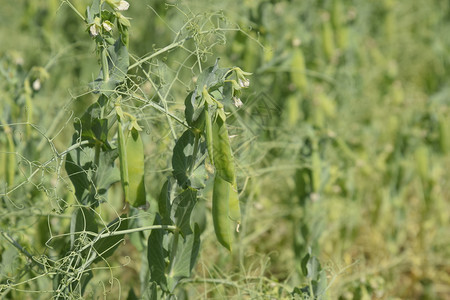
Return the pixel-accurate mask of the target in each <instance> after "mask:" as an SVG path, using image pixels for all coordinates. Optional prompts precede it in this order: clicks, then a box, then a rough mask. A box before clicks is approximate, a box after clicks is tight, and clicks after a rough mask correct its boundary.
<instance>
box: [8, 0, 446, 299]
mask: <svg viewBox="0 0 450 300" xmlns="http://www.w3.org/2000/svg"><path fill="white" fill-rule="evenodd" d="M112 2H114V1H112ZM116 2H117V3H118V4H117V5H119V2H120V1H115V2H114V3H116ZM61 4H64V5H61ZM130 4H131V5H130V7H129V9H128V11H127V12H126V16H127V17H130V18H132V19H131V20H129V22H131V24H132V26H131V27H130V34H129V36H130V38H129V49H130V67H132V68H133V71H132V72H130V73H129V74H128V77H129V79H131V80H132V82H133V84H130V85H129V86H128V87H127V88H126V93H127V94H130V95H134V96H136V97H134V98H130V99H128V100H125V101H122V102H121V103H122V104H121V105H122V106H123V107H125V109H126V111H128V112H129V113H130V114H131V115H133V116H136V118H137V120H138V121H139V124H140V125H141V126H142V127H143V132H144V134H142V135H141V136H142V139H143V144H144V145H145V150H144V153H145V166H146V167H145V181H146V184H145V186H146V195H147V200H149V202H150V203H152V201H156V199H157V198H159V194H160V192H161V187H162V185H163V183H164V182H165V180H166V177H167V176H169V175H170V174H171V172H172V164H171V153H172V150H173V148H174V143H175V140H174V137H179V136H180V135H181V133H182V131H184V128H183V127H182V126H181V125H179V123H177V122H176V121H173V120H174V119H173V118H170V117H169V116H167V115H165V114H159V113H156V110H155V108H156V109H157V106H158V107H162V108H163V109H164V110H166V111H167V110H168V111H171V112H172V113H173V114H174V116H177V117H179V116H183V112H184V99H185V98H186V95H187V93H188V91H191V90H192V89H193V88H194V86H195V82H196V80H197V79H198V76H199V74H200V73H201V71H203V69H205V67H207V66H212V65H214V62H215V60H216V58H218V57H220V65H221V66H234V65H236V66H240V67H241V68H242V69H243V70H245V71H248V72H251V73H253V75H252V76H251V78H250V80H251V85H250V86H249V87H248V89H247V91H246V92H245V95H244V96H242V97H241V98H240V99H241V100H242V102H243V105H242V106H241V107H236V106H234V105H233V103H232V102H230V103H229V104H227V105H226V109H227V111H232V113H231V114H230V115H229V116H227V123H228V124H229V125H228V131H229V135H230V136H231V137H232V138H231V139H230V142H231V148H232V149H233V152H234V160H235V162H236V165H237V168H236V182H237V184H238V189H239V191H240V199H241V206H242V212H243V218H242V224H241V228H240V233H239V236H238V239H237V241H236V245H235V246H234V247H233V252H232V253H231V254H228V252H227V250H225V249H222V248H221V247H220V246H219V244H218V243H217V241H216V239H215V237H214V234H213V232H214V229H213V226H212V224H213V223H212V221H211V220H210V218H209V214H207V216H208V217H207V218H206V220H204V222H206V224H207V225H206V226H205V231H204V232H203V234H202V240H203V242H202V247H201V251H200V254H199V259H198V264H197V267H196V268H195V269H194V274H193V275H192V277H191V278H190V279H187V280H184V281H182V282H181V283H180V284H179V286H178V289H177V294H178V296H179V297H180V298H181V297H188V298H189V299H191V298H192V299H195V298H218V299H223V298H236V299H242V298H262V297H268V298H269V297H274V298H297V299H302V298H305V297H306V296H305V295H311V294H314V297H316V298H320V297H321V296H323V295H324V294H323V292H324V291H325V290H326V293H327V295H328V297H329V298H330V299H395V298H400V299H445V297H446V295H448V294H449V293H450V290H449V286H450V277H449V275H448V274H449V273H450V265H449V263H448V261H449V260H450V253H449V248H448V246H447V245H448V244H449V243H450V240H449V237H448V232H449V211H450V207H449V201H448V199H449V198H450V194H449V190H448V186H449V184H450V173H449V172H448V170H447V169H448V167H447V166H449V165H450V133H449V132H450V121H449V120H450V108H449V104H450V90H449V88H448V87H449V86H450V85H449V83H450V82H449V81H450V77H449V59H450V58H449V56H448V53H449V50H450V37H449V36H448V34H446V33H447V32H448V31H449V30H450V19H449V13H450V7H449V4H448V3H443V2H442V1H438V0H432V1H428V2H427V5H426V6H424V5H423V2H422V1H419V0H413V1H398V0H397V1H396V0H383V1H350V0H348V1H346V0H321V1H313V0H307V1H262V0H261V1H222V2H220V1H196V2H195V3H187V2H186V3H184V2H181V3H178V2H177V3H175V2H172V1H169V2H166V3H164V2H161V1H135V2H130ZM73 5H74V6H75V8H76V9H77V10H78V11H80V12H84V11H85V8H86V6H87V5H90V1H76V2H75V1H74V3H73ZM116 12H118V13H120V12H121V11H120V10H118V11H116ZM122 12H123V11H122ZM111 13H114V11H111ZM0 14H1V15H2V17H1V18H0V22H1V23H0V24H1V27H0V28H2V29H1V30H0V39H1V40H2V41H3V42H2V43H1V44H0V54H1V58H0V59H1V62H0V76H1V78H2V80H1V81H0V88H1V91H2V92H1V93H0V121H1V124H0V126H1V127H0V128H1V131H0V160H1V161H0V187H1V191H0V197H1V205H2V207H1V213H0V214H1V219H0V224H1V231H2V236H0V239H1V240H2V242H1V243H0V253H1V268H0V270H1V274H0V284H1V285H0V289H1V293H2V296H4V297H6V298H8V297H9V298H11V299H16V298H29V299H35V298H37V297H42V298H45V299H46V298H48V297H49V294H46V293H45V292H48V293H52V292H53V289H54V287H53V283H52V282H51V279H52V278H53V277H55V275H56V274H54V273H52V272H53V271H50V270H46V267H47V266H48V265H49V264H50V263H46V262H45V260H44V258H46V259H48V258H50V259H54V258H57V257H59V258H61V257H62V256H61V255H63V253H65V251H66V249H65V247H66V245H65V243H70V237H69V236H66V238H65V239H66V240H65V242H54V241H55V239H54V238H53V237H55V236H58V235H61V234H67V233H69V232H70V221H71V218H72V213H73V212H74V211H75V210H76V209H77V205H76V204H75V203H76V201H75V195H74V193H73V192H72V189H73V187H72V186H71V184H70V180H69V178H68V177H67V174H66V173H65V171H64V168H63V161H62V160H61V154H62V153H63V152H64V151H65V150H66V149H67V147H68V145H69V144H70V140H71V137H72V134H73V132H74V131H73V127H72V125H71V124H72V123H73V122H74V121H77V120H78V118H81V117H82V115H83V113H84V112H85V111H86V108H87V107H88V106H89V105H91V104H92V103H93V102H94V101H95V100H96V99H97V98H98V95H94V94H92V93H91V92H90V88H91V87H92V85H91V86H89V83H90V82H93V81H94V80H95V79H96V78H97V75H98V70H99V69H98V64H97V63H96V59H97V58H98V57H96V55H95V50H96V48H95V47H94V44H93V43H92V40H91V39H89V38H88V35H87V34H86V30H88V31H89V32H90V33H91V35H93V36H95V34H94V33H96V32H97V31H98V30H101V31H103V32H105V33H106V32H111V35H112V36H114V37H117V36H115V34H117V30H118V29H117V28H116V27H115V26H114V22H111V21H110V22H111V24H113V26H112V27H111V24H109V23H108V22H106V21H105V22H103V23H99V24H97V23H96V21H95V19H94V20H92V24H90V23H89V22H88V24H89V25H90V26H89V27H87V28H86V27H83V26H82V21H81V19H80V18H79V16H77V15H76V14H75V13H74V12H73V10H72V9H70V7H69V6H68V5H67V2H65V1H63V2H59V1H57V0H51V1H24V0H22V1H15V2H14V3H13V2H8V1H7V2H5V3H3V7H2V11H1V12H0ZM124 14H125V13H124ZM83 16H84V17H86V16H85V15H83ZM124 22H126V21H124ZM92 26H94V29H92V30H91V27H92ZM109 28H111V30H109ZM93 32H94V33H93ZM188 36H189V37H191V38H190V39H185V38H186V37H188ZM146 58H148V60H146V61H145V63H141V64H139V63H138V62H139V61H141V62H142V59H146ZM139 98H140V99H143V100H136V99H139ZM133 99H134V100H133ZM168 119H172V121H168ZM171 123H173V124H172V125H170V124H171ZM146 133H150V134H146ZM109 138H111V137H109ZM206 166H207V167H208V165H206ZM110 191H112V192H110V193H108V198H107V199H106V200H105V201H107V202H106V203H107V205H104V208H103V209H101V210H100V211H99V212H98V213H99V217H101V219H103V220H107V221H108V222H109V221H110V220H112V219H114V218H115V217H116V216H117V214H116V212H115V211H116V210H119V211H120V209H121V208H122V202H121V201H122V196H121V193H122V192H121V187H120V186H119V185H118V184H114V185H112V186H111V188H110ZM211 194H212V184H211V183H208V184H207V185H206V187H205V192H204V197H200V199H199V200H198V207H197V206H196V208H195V209H198V210H205V209H206V211H209V210H210V209H211V202H210V199H211ZM150 206H151V205H150ZM108 207H109V208H108ZM202 207H203V208H202ZM108 222H106V223H108ZM106 223H105V224H102V225H103V227H104V226H105V225H106ZM139 226H144V224H139ZM154 232H155V231H154ZM133 239H135V240H136V239H137V238H136V235H134V234H132V235H129V236H127V237H126V238H125V243H124V244H122V245H121V246H120V247H118V249H117V251H116V252H114V254H113V255H112V256H111V257H109V258H108V259H107V261H108V263H109V264H108V265H107V266H106V265H101V264H98V265H96V268H95V269H94V270H93V271H94V273H95V274H94V278H95V280H91V281H90V282H89V284H88V285H87V287H86V292H85V295H103V294H105V295H106V297H118V295H119V294H120V295H121V297H122V298H124V297H127V295H128V297H130V299H133V298H132V296H130V295H137V296H139V295H142V293H143V291H142V290H141V288H143V286H141V285H138V284H137V283H138V282H142V283H145V282H148V279H147V278H145V276H146V275H145V274H146V273H145V271H143V269H145V268H143V266H146V265H147V262H146V261H145V259H146V257H147V255H146V254H145V255H141V253H142V251H143V249H144V248H143V247H140V246H139V245H138V244H137V243H136V242H130V240H131V241H132V240H133ZM138 240H139V239H138ZM319 261H320V264H321V266H319V264H318V262H319ZM62 262H63V260H61V263H62ZM38 274H43V275H39V276H37V275H38ZM130 286H133V289H132V290H130V289H129V287H130ZM37 291H39V292H40V293H37ZM42 293H43V294H42Z"/></svg>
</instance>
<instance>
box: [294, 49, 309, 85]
mask: <svg viewBox="0 0 450 300" xmlns="http://www.w3.org/2000/svg"><path fill="white" fill-rule="evenodd" d="M291 80H292V83H293V84H294V85H295V87H296V88H298V89H299V91H300V92H302V93H303V94H306V93H307V92H308V79H307V77H306V66H305V56H304V55H303V51H302V50H301V49H300V48H296V49H294V50H293V55H292V62H291Z"/></svg>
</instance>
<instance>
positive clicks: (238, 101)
mask: <svg viewBox="0 0 450 300" xmlns="http://www.w3.org/2000/svg"><path fill="white" fill-rule="evenodd" d="M233 101H234V106H236V107H237V108H239V107H241V106H242V105H244V103H242V101H241V99H239V98H238V97H233Z"/></svg>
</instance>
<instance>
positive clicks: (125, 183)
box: [117, 116, 129, 202]
mask: <svg viewBox="0 0 450 300" xmlns="http://www.w3.org/2000/svg"><path fill="white" fill-rule="evenodd" d="M117 120H118V122H117V143H118V147H117V148H118V150H119V166H120V181H121V183H122V188H123V194H124V197H125V201H126V202H128V189H129V179H128V166H127V160H126V157H127V154H126V146H125V137H124V134H123V129H122V119H121V118H120V116H118V118H117Z"/></svg>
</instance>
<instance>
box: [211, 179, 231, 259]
mask: <svg viewBox="0 0 450 300" xmlns="http://www.w3.org/2000/svg"><path fill="white" fill-rule="evenodd" d="M229 185H230V183H229V182H227V181H226V180H223V179H222V178H221V177H220V176H217V175H216V176H215V178H214V190H213V203H212V217H213V223H214V232H215V233H216V237H217V240H218V241H219V243H221V244H222V245H223V246H224V247H225V248H227V249H228V250H230V251H231V244H232V241H233V236H232V232H231V227H230V226H231V223H230V219H229V218H228V214H229V198H230V188H229V187H230V186H229Z"/></svg>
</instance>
